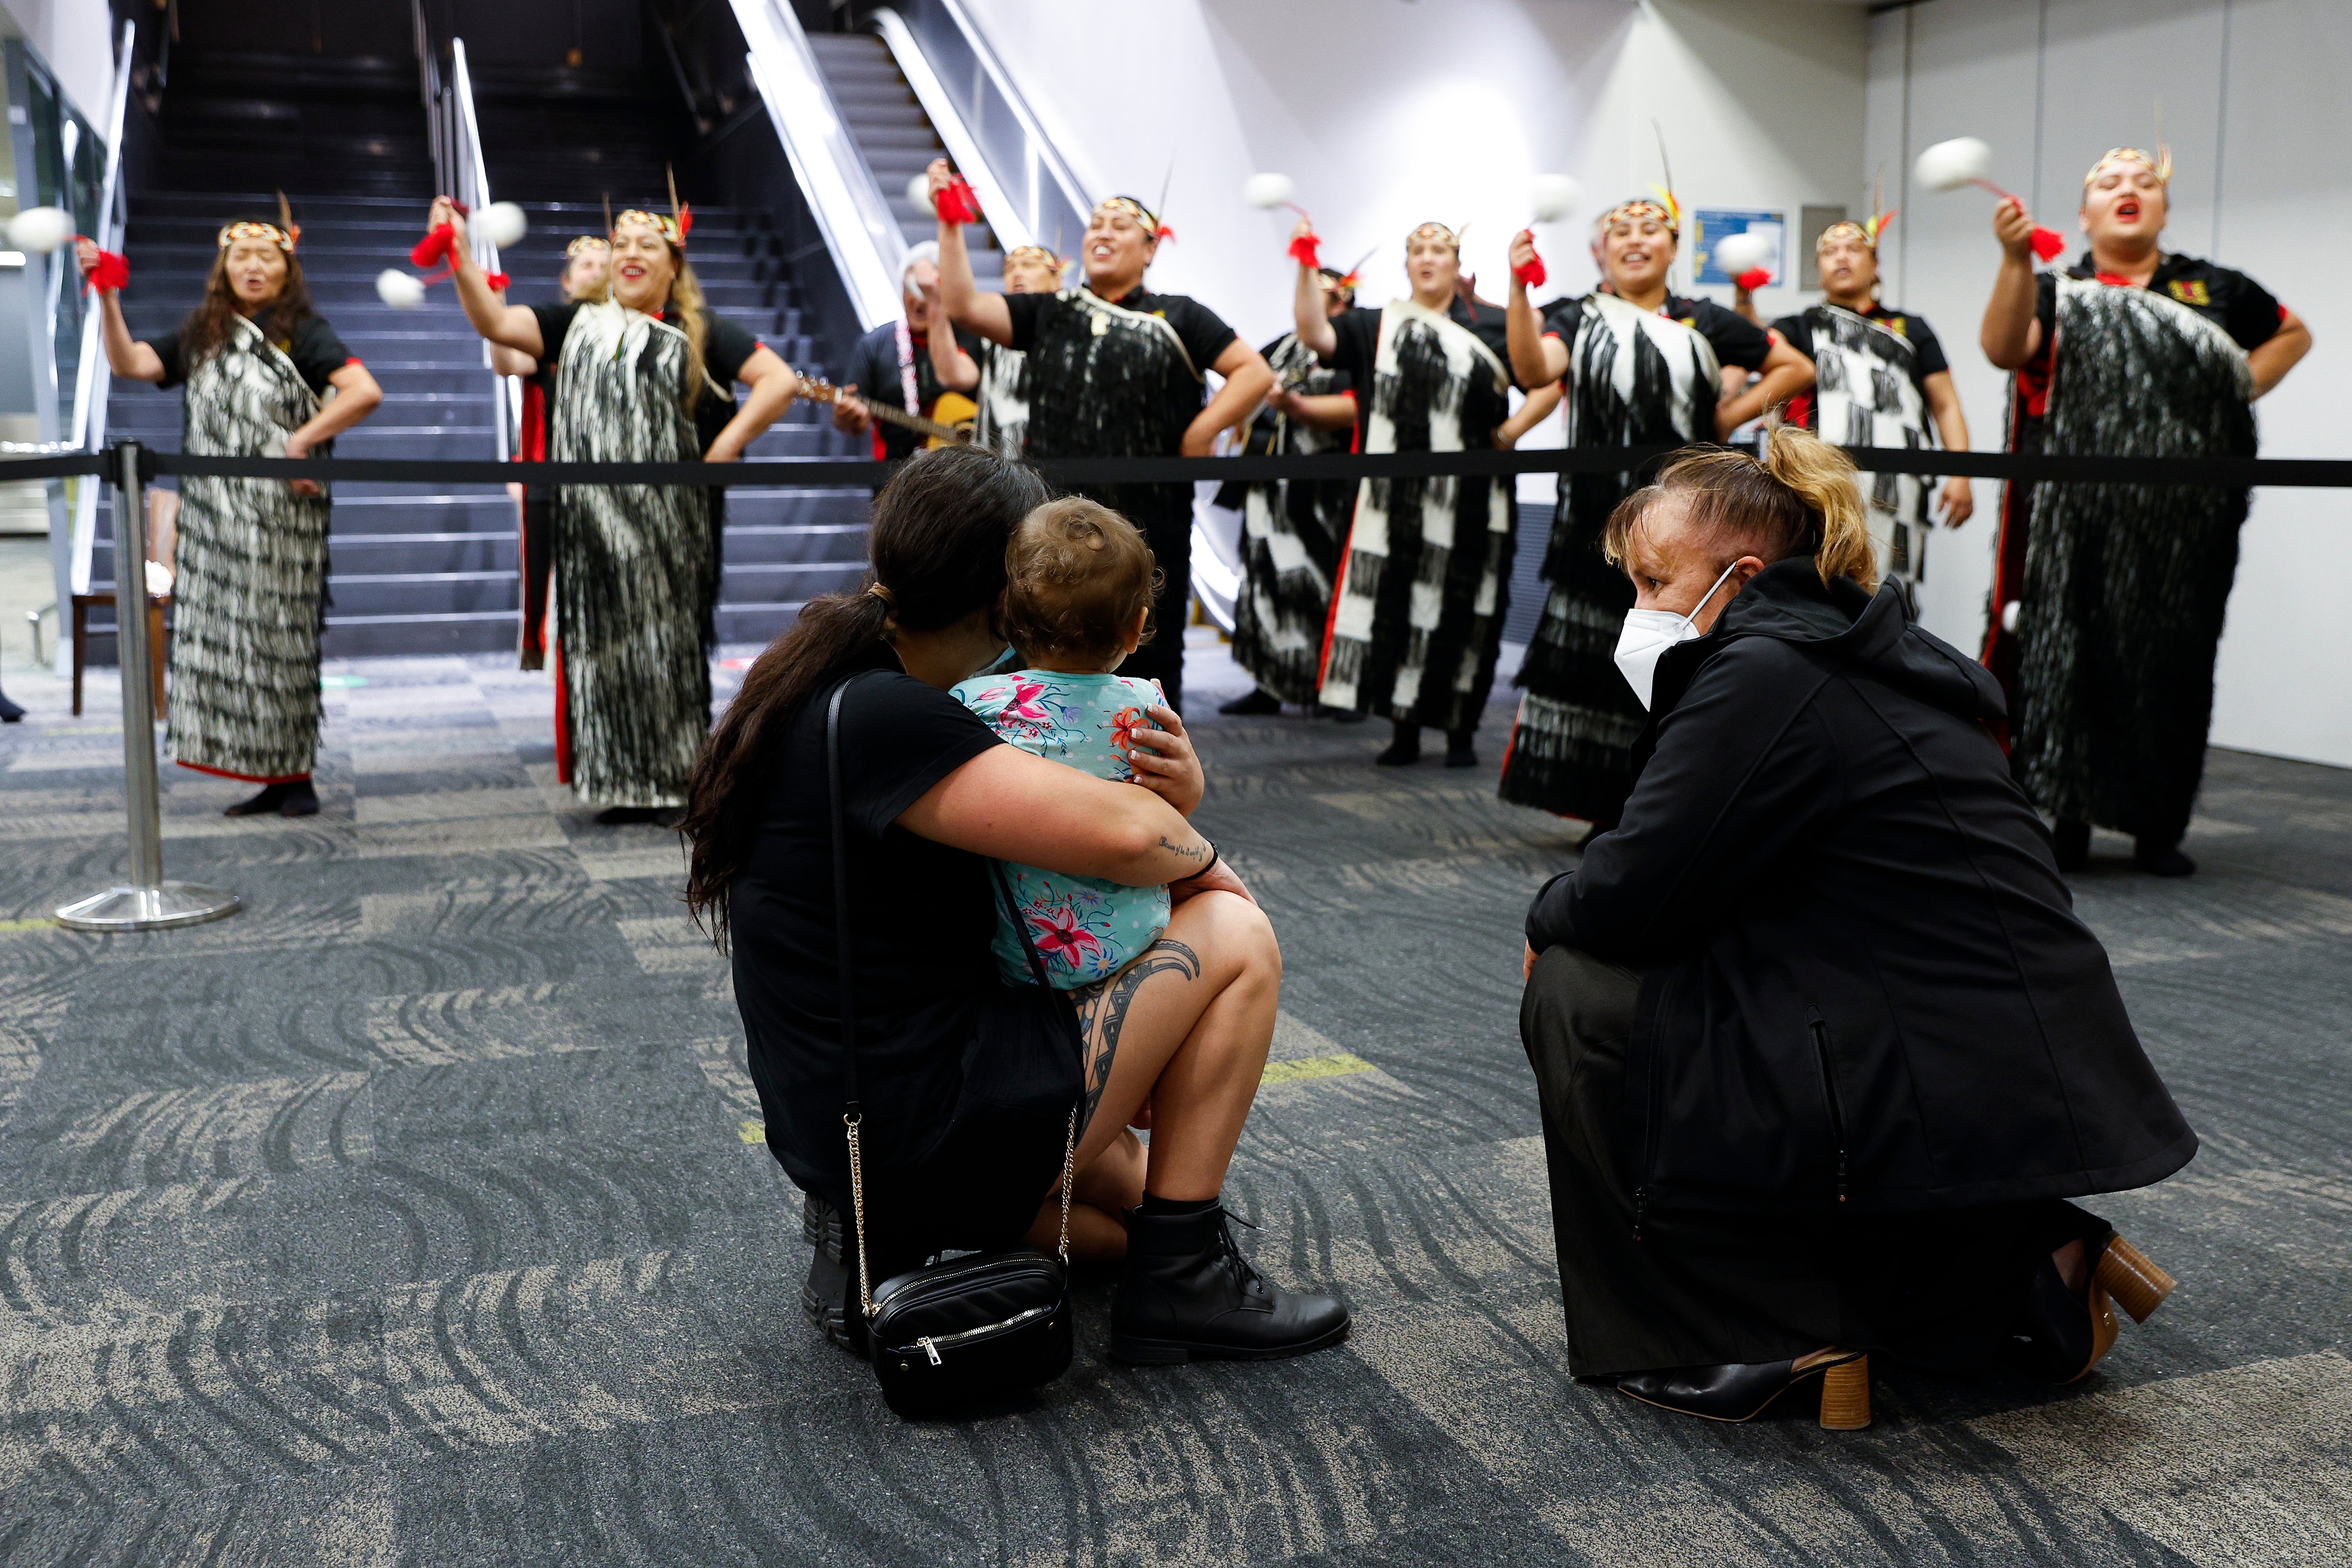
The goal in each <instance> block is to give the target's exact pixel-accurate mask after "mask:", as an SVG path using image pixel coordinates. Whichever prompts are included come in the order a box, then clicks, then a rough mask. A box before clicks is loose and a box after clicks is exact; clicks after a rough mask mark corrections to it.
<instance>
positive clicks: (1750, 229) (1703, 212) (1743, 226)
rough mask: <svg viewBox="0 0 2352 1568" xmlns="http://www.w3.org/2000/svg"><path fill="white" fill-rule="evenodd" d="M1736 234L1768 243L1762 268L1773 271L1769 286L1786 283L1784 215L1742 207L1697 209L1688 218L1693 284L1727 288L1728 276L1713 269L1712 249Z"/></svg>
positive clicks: (1787, 261) (1787, 226) (1785, 221)
mask: <svg viewBox="0 0 2352 1568" xmlns="http://www.w3.org/2000/svg"><path fill="white" fill-rule="evenodd" d="M1735 234H1754V235H1760V236H1762V237H1764V238H1765V239H1766V240H1768V241H1769V242H1770V245H1771V251H1770V255H1769V258H1768V259H1767V261H1766V263H1765V265H1767V266H1768V267H1769V268H1771V269H1772V282H1773V283H1780V282H1784V281H1786V280H1787V273H1788V263H1789V256H1788V250H1789V245H1788V236H1789V220H1788V215H1787V214H1786V213H1779V212H1764V211H1761V210H1758V209H1753V208H1745V207H1700V208H1698V209H1697V210H1696V211H1695V212H1694V213H1692V215H1691V235H1690V244H1691V260H1692V263H1693V266H1694V268H1695V271H1694V274H1693V279H1694V281H1696V282H1700V283H1721V284H1724V285H1727V286H1728V285H1729V284H1730V282H1731V275H1730V274H1729V273H1727V272H1726V271H1724V269H1723V268H1720V267H1718V266H1717V265H1716V260H1715V247H1716V245H1717V242H1718V241H1720V240H1722V239H1723V238H1725V237H1727V236H1729V235H1735ZM1768 286H1769V285H1768Z"/></svg>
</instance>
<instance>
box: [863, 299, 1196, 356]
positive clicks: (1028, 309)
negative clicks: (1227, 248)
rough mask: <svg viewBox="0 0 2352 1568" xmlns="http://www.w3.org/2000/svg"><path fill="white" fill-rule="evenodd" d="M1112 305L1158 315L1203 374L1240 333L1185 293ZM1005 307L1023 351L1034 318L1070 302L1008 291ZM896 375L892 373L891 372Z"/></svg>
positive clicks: (1032, 335) (1015, 341)
mask: <svg viewBox="0 0 2352 1568" xmlns="http://www.w3.org/2000/svg"><path fill="white" fill-rule="evenodd" d="M1111 303H1112V304H1114V305H1117V306H1118V307H1119V308H1120V309H1122V310H1139V311H1141V312H1142V313H1143V314H1145V315H1147V316H1158V317H1160V318H1161V319H1162V320H1163V321H1166V322H1167V323H1168V324H1169V325H1170V326H1171V327H1173V328H1175V329H1176V336H1177V339H1178V341H1180V342H1182V343H1183V345H1184V353H1185V354H1186V355H1187V357H1189V358H1190V359H1191V360H1192V368H1193V369H1194V370H1196V371H1198V372H1200V373H1201V374H1202V375H1206V374H1208V373H1209V367H1210V366H1212V365H1213V364H1215V363H1217V356H1218V355H1219V354H1222V353H1224V352H1225V345H1226V344H1228V343H1230V342H1233V341H1234V339H1235V338H1237V337H1239V336H1240V335H1241V334H1240V333H1238V332H1236V331H1234V330H1233V328H1231V327H1229V326H1227V325H1225V323H1224V321H1223V318H1221V317H1219V316H1218V314H1217V313H1216V312H1215V311H1214V310H1210V309H1209V307H1207V306H1206V305H1203V304H1202V303H1201V301H1199V300H1195V299H1193V298H1192V297H1191V296H1190V295H1186V294H1154V293H1152V292H1151V291H1150V289H1137V290H1136V291H1135V292H1134V293H1132V294H1129V296H1128V297H1127V298H1126V299H1124V300H1112V301H1111ZM1004 308H1005V309H1006V310H1009V311H1011V312H1012V315H1013V342H1012V346H1013V348H1015V349H1018V350H1019V351H1020V352H1022V353H1028V352H1029V348H1030V345H1031V344H1033V343H1034V342H1036V341H1037V318H1038V317H1040V316H1042V315H1044V314H1045V311H1047V310H1075V309H1076V308H1077V307H1076V306H1073V305H1071V304H1070V303H1069V302H1068V301H1066V300H1064V299H1062V298H1061V297H1060V296H1059V295H1057V294H1007V295H1006V296H1004ZM894 374H895V372H894Z"/></svg>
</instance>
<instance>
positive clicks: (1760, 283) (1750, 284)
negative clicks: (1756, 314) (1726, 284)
mask: <svg viewBox="0 0 2352 1568" xmlns="http://www.w3.org/2000/svg"><path fill="white" fill-rule="evenodd" d="M1732 281H1733V282H1734V283H1737V284H1738V285H1739V286H1740V287H1741V288H1742V289H1747V290H1748V292H1749V293H1751V294H1753V293H1754V292H1756V290H1757V289H1761V288H1762V287H1764V285H1765V284H1767V283H1769V282H1770V281H1772V269H1771V268H1769V267H1751V268H1748V270H1747V271H1745V272H1743V273H1741V274H1740V275H1739V276H1738V277H1737V278H1734V279H1732Z"/></svg>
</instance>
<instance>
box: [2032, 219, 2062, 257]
mask: <svg viewBox="0 0 2352 1568" xmlns="http://www.w3.org/2000/svg"><path fill="white" fill-rule="evenodd" d="M2032 246H2033V254H2034V255H2036V256H2038V257H2040V258H2042V260H2044V261H2055V260H2057V259H2058V253H2059V252H2060V251H2062V250H2063V249H2065V248H2066V237H2065V236H2064V235H2063V234H2060V233H2059V232H2058V231H2057V230H2056V229H2054V228H2043V227H2042V226H2040V225H2038V224H2037V225H2035V226H2034V229H2033V238H2032Z"/></svg>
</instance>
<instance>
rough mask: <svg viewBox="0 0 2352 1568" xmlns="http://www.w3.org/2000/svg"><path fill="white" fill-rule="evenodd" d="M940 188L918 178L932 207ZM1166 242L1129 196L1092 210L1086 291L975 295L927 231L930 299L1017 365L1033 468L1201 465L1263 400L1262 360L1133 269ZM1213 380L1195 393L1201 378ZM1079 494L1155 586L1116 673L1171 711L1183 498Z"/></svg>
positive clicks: (958, 245)
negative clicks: (1150, 563)
mask: <svg viewBox="0 0 2352 1568" xmlns="http://www.w3.org/2000/svg"><path fill="white" fill-rule="evenodd" d="M952 178H953V175H952V174H951V172H950V170H949V168H948V163H947V160H946V159H944V158H942V159H939V160H936V161H934V162H933V163H932V164H931V167H930V179H931V194H932V197H933V199H934V200H935V201H936V200H937V198H938V196H939V195H940V192H942V191H944V190H945V189H946V188H947V186H948V183H949V182H950V179H952ZM1167 233H1168V231H1167V230H1166V229H1165V228H1164V227H1162V226H1161V225H1160V217H1159V215H1157V214H1155V213H1153V212H1152V211H1150V209H1149V208H1147V207H1145V206H1144V205H1143V204H1142V203H1140V202H1139V201H1137V200H1136V199H1135V198H1133V197H1132V196H1113V197H1111V198H1110V199H1109V200H1108V201H1105V202H1104V203H1102V204H1101V205H1098V206H1097V207H1096V208H1095V210H1094V216H1092V218H1090V219H1089V220H1088V222H1087V232H1086V236H1085V237H1084V239H1083V240H1082V241H1081V242H1080V245H1079V262H1080V265H1081V266H1083V267H1084V268H1085V269H1086V287H1085V288H1083V289H1063V290H1061V291H1060V292H1059V293H1054V294H1009V295H1008V294H983V293H982V292H981V291H980V289H979V288H978V287H977V286H976V285H975V284H974V283H973V281H972V276H971V255H970V254H969V253H968V252H966V250H965V249H964V243H963V228H962V226H961V225H959V224H953V223H950V222H948V221H946V220H945V219H944V218H943V219H941V220H940V299H941V300H942V301H943V302H944V303H945V305H946V306H947V312H948V314H949V316H950V317H951V318H952V319H953V320H954V321H955V323H956V324H957V325H958V326H960V327H968V328H970V329H971V330H972V331H976V332H978V333H979V334H980V335H981V336H982V337H984V338H986V339H987V340H988V341H989V342H992V343H996V344H999V345H1001V346H1003V347H1005V348H1011V349H1018V350H1020V351H1021V352H1022V353H1026V354H1027V355H1028V356H1029V363H1028V370H1029V380H1030V399H1029V434H1028V440H1027V444H1026V449H1027V456H1028V457H1029V458H1030V459H1031V460H1032V461H1037V460H1043V459H1051V458H1174V457H1179V456H1181V457H1188V458H1205V457H1207V456H1208V455H1209V453H1210V450H1211V448H1212V447H1213V444H1214V443H1215V441H1216V437H1217V433H1218V432H1219V431H1221V430H1225V429H1229V428H1231V427H1232V426H1234V425H1237V424H1239V423H1240V422H1241V421H1243V420H1244V419H1246V418H1247V417H1249V415H1250V413H1251V411H1252V410H1254V409H1255V408H1256V407H1257V405H1258V404H1259V402H1260V401H1261V400H1263V399H1264V398H1265V395H1266V394H1267V393H1268V392H1270V391H1272V390H1273V388H1274V372H1272V371H1271V370H1268V369H1267V368H1266V363H1265V355H1263V354H1261V353H1258V352H1257V350H1255V349H1254V348H1252V347H1250V346H1249V344H1247V343H1245V342H1242V340H1241V339H1240V338H1239V337H1237V336H1235V335H1234V330H1233V328H1231V327H1229V326H1227V325H1226V324H1225V323H1224V322H1223V321H1221V320H1219V319H1218V317H1217V315H1216V312H1214V311H1213V310H1210V309H1209V308H1208V307H1207V306H1205V305H1203V304H1202V303H1201V302H1200V301H1199V300H1192V299H1188V298H1186V297H1185V296H1183V295H1181V294H1155V293H1153V292H1151V291H1150V289H1146V288H1145V287H1144V286H1143V273H1144V269H1145V268H1148V267H1150V265H1151V258H1153V257H1154V256H1156V255H1158V254H1159V251H1160V240H1161V239H1162V238H1164V237H1166V236H1167ZM1212 371H1213V372H1215V373H1216V374H1218V375H1220V376H1222V377H1223V378H1224V384H1223V386H1222V387H1220V388H1219V389H1218V390H1217V393H1216V395H1215V396H1213V397H1211V396H1209V395H1208V375H1209V373H1210V372H1212ZM1077 489H1079V491H1080V493H1082V494H1085V495H1087V496H1088V497H1089V498H1091V499H1093V500H1099V501H1101V502H1102V503H1103V504H1104V505H1106V506H1108V507H1109V508H1111V509H1112V510H1115V511H1118V512H1120V513H1122V514H1123V515H1124V516H1125V517H1126V518H1127V520H1128V521H1129V522H1132V523H1134V524H1135V525H1136V526H1137V527H1138V528H1139V529H1141V530H1142V531H1143V537H1144V540H1145V541H1146V542H1148V543H1149V544H1150V546H1151V553H1152V555H1153V557H1154V558H1155V559H1156V560H1157V562H1158V563H1159V566H1160V574H1161V579H1162V582H1163V584H1164V586H1163V587H1162V588H1161V590H1160V594H1159V595H1158V596H1157V599H1156V601H1155V604H1154V606H1153V615H1152V626H1153V629H1154V635H1153V637H1152V639H1151V640H1150V642H1147V643H1145V644H1144V645H1143V647H1141V648H1139V649H1138V650H1137V651H1136V652H1135V653H1134V654H1133V655H1132V656H1130V657H1129V659H1128V660H1127V662H1126V663H1125V664H1123V665H1121V666H1120V667H1119V668H1120V669H1121V670H1122V672H1124V673H1126V674H1128V675H1133V676H1139V677H1141V678H1142V679H1146V680H1151V679H1157V680H1158V681H1159V682H1160V687H1161V689H1163V690H1165V691H1166V692H1167V693H1168V705H1169V706H1170V707H1171V708H1174V709H1176V710H1178V711H1179V712H1181V711H1182V710H1183V695H1182V692H1183V679H1184V621H1185V615H1186V611H1187V609H1188V607H1189V606H1190V605H1191V603H1192V483H1191V482H1190V481H1178V482H1176V483H1172V484H1160V483H1153V484H1108V485H1105V484H1089V485H1084V486H1080V487H1077Z"/></svg>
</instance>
